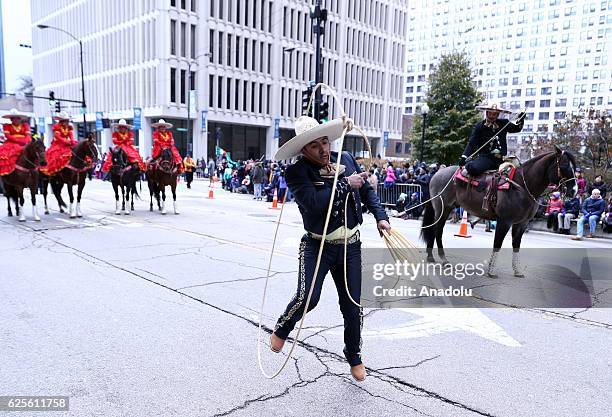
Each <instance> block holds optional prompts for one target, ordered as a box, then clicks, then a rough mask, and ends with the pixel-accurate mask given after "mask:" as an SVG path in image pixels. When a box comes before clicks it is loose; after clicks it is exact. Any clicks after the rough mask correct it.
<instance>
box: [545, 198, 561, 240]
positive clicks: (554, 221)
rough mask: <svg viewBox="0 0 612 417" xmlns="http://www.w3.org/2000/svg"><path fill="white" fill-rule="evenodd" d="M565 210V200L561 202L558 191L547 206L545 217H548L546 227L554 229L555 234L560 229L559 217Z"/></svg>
mask: <svg viewBox="0 0 612 417" xmlns="http://www.w3.org/2000/svg"><path fill="white" fill-rule="evenodd" d="M561 210H563V200H561V193H560V192H559V191H556V192H554V193H552V194H551V198H550V201H549V202H548V205H547V206H546V211H545V212H544V216H546V219H547V221H546V227H547V228H549V229H550V228H552V229H553V231H554V232H556V231H557V230H558V229H559V223H558V217H557V216H558V215H559V213H561Z"/></svg>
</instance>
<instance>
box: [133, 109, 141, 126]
mask: <svg viewBox="0 0 612 417" xmlns="http://www.w3.org/2000/svg"><path fill="white" fill-rule="evenodd" d="M141 118H142V109H141V108H140V107H134V130H140V129H141V126H142V119H141Z"/></svg>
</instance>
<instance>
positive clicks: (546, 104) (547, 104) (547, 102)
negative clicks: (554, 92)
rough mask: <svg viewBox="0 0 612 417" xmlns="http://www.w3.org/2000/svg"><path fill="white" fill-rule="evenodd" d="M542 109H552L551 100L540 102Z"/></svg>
mask: <svg viewBox="0 0 612 417" xmlns="http://www.w3.org/2000/svg"><path fill="white" fill-rule="evenodd" d="M540 107H550V100H540Z"/></svg>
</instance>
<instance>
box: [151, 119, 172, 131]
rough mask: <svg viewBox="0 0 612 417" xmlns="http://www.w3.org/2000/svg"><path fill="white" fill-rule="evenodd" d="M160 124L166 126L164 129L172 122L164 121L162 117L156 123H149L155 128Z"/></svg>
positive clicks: (170, 125) (168, 127)
mask: <svg viewBox="0 0 612 417" xmlns="http://www.w3.org/2000/svg"><path fill="white" fill-rule="evenodd" d="M160 126H166V129H170V128H171V127H172V126H173V125H172V123H168V122H166V121H165V120H164V119H159V121H158V122H157V123H151V127H153V128H154V129H157V128H158V127H160Z"/></svg>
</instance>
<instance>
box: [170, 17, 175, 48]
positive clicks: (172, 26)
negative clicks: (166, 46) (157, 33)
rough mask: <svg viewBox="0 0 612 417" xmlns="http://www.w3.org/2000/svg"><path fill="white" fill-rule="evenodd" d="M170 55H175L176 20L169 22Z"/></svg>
mask: <svg viewBox="0 0 612 417" xmlns="http://www.w3.org/2000/svg"><path fill="white" fill-rule="evenodd" d="M170 55H176V20H170Z"/></svg>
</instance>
